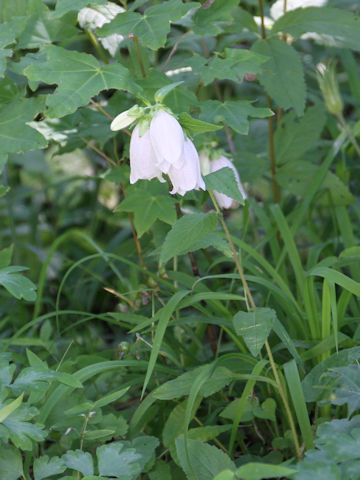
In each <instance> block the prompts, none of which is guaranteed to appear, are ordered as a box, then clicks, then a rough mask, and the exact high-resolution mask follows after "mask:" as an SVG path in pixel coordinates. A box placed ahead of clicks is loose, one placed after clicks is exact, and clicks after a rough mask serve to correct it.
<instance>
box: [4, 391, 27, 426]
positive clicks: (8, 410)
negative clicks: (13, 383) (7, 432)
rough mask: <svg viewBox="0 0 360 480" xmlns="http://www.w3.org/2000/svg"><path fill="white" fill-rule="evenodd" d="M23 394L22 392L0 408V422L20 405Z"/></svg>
mask: <svg viewBox="0 0 360 480" xmlns="http://www.w3.org/2000/svg"><path fill="white" fill-rule="evenodd" d="M23 396H24V394H23V393H22V394H21V395H20V397H18V398H16V399H15V400H13V401H12V402H10V403H8V404H7V405H6V406H5V407H3V408H2V409H1V410H0V423H2V422H3V421H4V420H5V419H6V418H7V417H8V416H9V415H11V414H12V412H14V411H15V410H16V409H17V408H18V407H19V406H20V405H21V403H22V400H23Z"/></svg>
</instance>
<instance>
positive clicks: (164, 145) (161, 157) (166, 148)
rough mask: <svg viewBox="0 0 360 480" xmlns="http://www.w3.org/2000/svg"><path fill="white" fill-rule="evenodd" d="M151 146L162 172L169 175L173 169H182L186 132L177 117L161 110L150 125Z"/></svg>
mask: <svg viewBox="0 0 360 480" xmlns="http://www.w3.org/2000/svg"><path fill="white" fill-rule="evenodd" d="M150 137H151V144H152V146H153V148H154V150H155V153H156V163H157V165H158V167H159V168H160V170H161V171H162V172H164V173H168V172H169V170H170V168H171V167H175V168H181V167H182V165H183V162H184V159H183V150H184V143H185V139H184V132H183V129H182V128H181V125H180V123H179V122H178V121H177V120H176V118H175V117H173V116H172V115H170V114H169V113H167V112H165V111H164V110H160V111H159V112H158V113H157V114H156V115H155V116H154V118H153V119H152V120H151V123H150Z"/></svg>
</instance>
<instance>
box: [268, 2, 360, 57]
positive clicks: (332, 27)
mask: <svg viewBox="0 0 360 480" xmlns="http://www.w3.org/2000/svg"><path fill="white" fill-rule="evenodd" d="M339 5H340V4H339ZM359 22H360V17H359V16H358V15H354V14H353V13H351V12H349V11H347V10H346V9H340V8H331V7H321V8H319V7H308V8H297V9H296V10H291V11H289V12H287V13H286V15H283V16H282V17H280V18H279V20H277V21H276V22H275V24H274V25H273V28H272V32H273V33H278V32H287V33H290V34H291V35H293V36H294V37H298V36H300V35H302V34H303V33H307V32H314V33H318V34H320V35H327V36H331V37H333V39H334V42H333V43H335V44H336V46H339V47H348V48H351V49H353V50H358V51H359V50H360V29H359Z"/></svg>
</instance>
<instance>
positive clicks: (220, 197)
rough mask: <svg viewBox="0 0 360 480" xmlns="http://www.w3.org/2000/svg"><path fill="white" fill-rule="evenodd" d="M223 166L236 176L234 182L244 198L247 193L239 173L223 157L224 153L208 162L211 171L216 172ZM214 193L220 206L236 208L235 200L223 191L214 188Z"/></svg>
mask: <svg viewBox="0 0 360 480" xmlns="http://www.w3.org/2000/svg"><path fill="white" fill-rule="evenodd" d="M225 167H228V168H231V170H232V171H233V172H234V174H235V178H236V183H237V185H238V187H239V191H240V193H241V195H242V197H243V198H244V200H245V198H246V197H247V195H246V193H245V190H244V187H243V186H242V185H241V182H240V176H239V173H238V171H237V170H236V168H235V167H234V165H233V163H232V162H231V160H229V159H228V158H226V157H224V155H221V157H220V158H218V159H216V160H211V162H210V172H211V173H213V172H216V171H217V170H221V169H222V168H225ZM214 195H215V198H216V201H217V202H218V204H219V207H220V208H236V207H238V205H239V204H238V202H237V201H236V200H234V199H232V198H230V197H228V196H227V195H225V193H220V192H217V191H216V190H214Z"/></svg>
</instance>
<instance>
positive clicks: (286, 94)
mask: <svg viewBox="0 0 360 480" xmlns="http://www.w3.org/2000/svg"><path fill="white" fill-rule="evenodd" d="M252 49H253V51H255V52H256V53H260V54H262V55H264V56H267V57H268V58H269V60H268V61H267V62H266V63H265V64H264V65H263V72H262V73H260V74H259V75H258V79H259V81H260V83H261V85H262V86H263V87H264V88H265V90H266V92H267V93H268V95H270V97H272V98H273V99H274V100H275V101H276V103H277V104H278V105H280V107H282V108H283V109H284V110H287V109H288V108H294V110H295V112H296V113H297V115H302V114H303V113H304V108H305V97H306V87H305V80H304V71H303V67H302V63H301V60H300V57H299V54H298V53H297V51H296V50H295V49H294V48H293V47H292V46H291V45H288V44H287V43H285V42H283V41H281V40H279V39H277V38H269V39H266V40H258V41H257V42H256V43H255V44H254V46H253V48H252Z"/></svg>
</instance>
